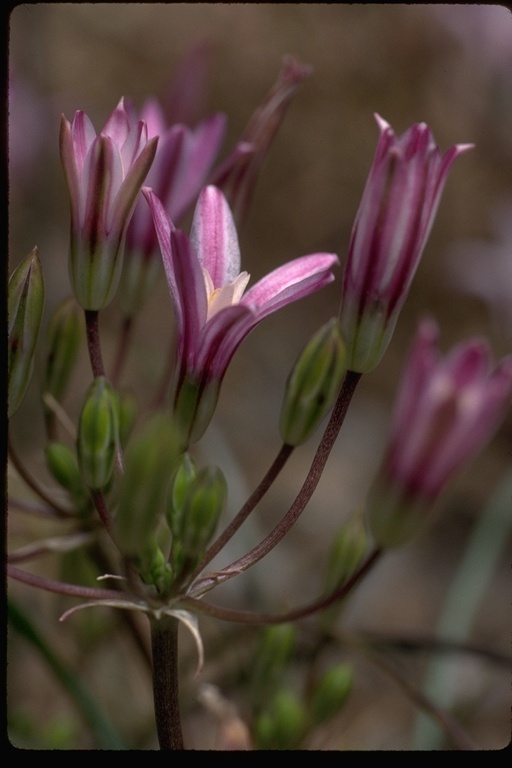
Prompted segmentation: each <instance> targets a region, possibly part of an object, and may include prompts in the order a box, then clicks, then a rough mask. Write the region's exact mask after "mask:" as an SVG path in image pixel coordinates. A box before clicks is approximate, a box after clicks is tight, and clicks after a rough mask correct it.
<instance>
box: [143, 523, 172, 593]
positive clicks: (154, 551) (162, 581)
mask: <svg viewBox="0 0 512 768" xmlns="http://www.w3.org/2000/svg"><path fill="white" fill-rule="evenodd" d="M140 572H141V576H142V578H143V579H144V581H145V582H146V583H147V584H153V585H154V586H155V587H156V589H157V591H158V592H159V594H160V595H163V594H166V593H168V592H169V590H170V589H171V587H172V584H173V572H172V567H171V566H170V565H169V563H168V562H167V561H166V558H165V555H164V553H163V552H162V549H161V548H160V547H159V546H158V544H157V543H156V541H155V540H154V538H152V537H150V540H149V542H148V544H147V547H146V551H145V554H144V556H143V557H142V558H141V562H140Z"/></svg>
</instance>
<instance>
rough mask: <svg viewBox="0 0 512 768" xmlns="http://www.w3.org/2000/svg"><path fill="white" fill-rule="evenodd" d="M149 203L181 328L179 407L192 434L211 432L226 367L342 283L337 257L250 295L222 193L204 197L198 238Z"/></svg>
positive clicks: (292, 265)
mask: <svg viewBox="0 0 512 768" xmlns="http://www.w3.org/2000/svg"><path fill="white" fill-rule="evenodd" d="M144 194H145V196H146V198H147V200H148V202H149V205H150V207H151V211H152V214H153V219H154V222H155V228H156V231H157V236H158V241H159V243H160V249H161V252H162V257H163V263H164V269H165V274H166V277H167V282H168V285H169V291H170V294H171V299H172V304H173V309H174V313H175V317H176V326H177V336H178V343H177V361H176V365H177V367H176V375H175V381H174V386H173V398H174V406H175V409H176V412H177V414H178V416H179V417H180V419H181V421H182V422H183V423H184V424H185V425H186V428H187V430H189V434H190V435H193V438H194V439H197V438H198V437H200V436H201V434H202V433H203V432H204V430H205V429H206V427H207V425H208V423H209V421H210V419H211V416H212V415H213V411H214V409H215V405H216V402H217V398H218V393H219V389H220V384H221V382H222V379H223V376H224V374H225V371H226V368H227V366H228V364H229V362H230V360H231V357H232V356H233V354H234V352H235V351H236V349H237V347H238V345H239V344H240V343H241V342H242V340H243V339H244V338H245V337H246V336H247V334H248V333H249V332H250V331H251V330H252V329H253V328H254V327H255V326H256V325H257V324H258V323H259V322H260V321H261V320H263V318H264V317H266V316H267V315H269V314H271V313H273V312H275V311H277V310H278V309H280V308H281V307H284V306H286V305H287V304H290V303H291V302H293V301H296V300H297V299H300V298H302V297H304V296H308V295H309V294H310V293H313V292H314V291H317V290H318V289H319V288H322V287H323V286H324V285H327V284H328V283H330V282H331V281H332V280H333V279H334V275H333V274H332V271H331V269H332V267H333V266H334V265H335V264H337V262H338V259H337V257H336V256H335V255H334V254H330V253H317V254H312V255H309V256H303V257H301V258H298V259H295V260H294V261H291V262H289V263H288V264H285V265H283V266H281V267H278V268H277V269H275V270H274V271H273V272H271V273H270V274H268V275H267V276H266V277H264V278H262V279H261V280H260V281H259V282H257V283H256V284H255V285H254V286H253V287H252V288H250V289H249V290H248V291H247V292H245V289H246V287H247V284H248V282H249V275H248V274H247V272H241V271H240V249H239V245H238V237H237V232H236V228H235V224H234V221H233V217H232V214H231V210H230V208H229V206H228V203H227V201H226V199H225V197H224V195H223V194H222V192H221V191H220V190H219V189H217V188H216V187H214V186H208V187H205V188H204V189H203V191H202V192H201V194H200V196H199V199H198V202H197V205H196V209H195V213H194V219H193V223H192V228H191V233H190V239H189V238H187V237H186V235H185V234H184V233H183V232H181V231H180V230H178V229H176V228H175V227H174V226H173V224H172V223H171V221H170V219H169V216H168V215H167V213H166V211H165V209H164V207H163V205H162V203H161V201H160V200H159V199H158V197H157V196H156V195H155V194H154V192H153V191H152V190H150V189H147V188H146V189H145V190H144Z"/></svg>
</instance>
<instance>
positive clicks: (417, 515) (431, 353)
mask: <svg viewBox="0 0 512 768" xmlns="http://www.w3.org/2000/svg"><path fill="white" fill-rule="evenodd" d="M438 335H439V333H438V328H437V325H436V324H435V323H434V322H433V321H431V320H427V321H424V322H423V323H422V324H421V325H420V328H419V331H418V334H417V337H416V339H415V342H414V344H413V347H412V349H411V353H410V356H409V359H408V362H407V364H406V367H405V371H404V374H403V378H402V382H401V385H400V388H399V391H398V394H397V397H396V403H395V409H394V413H393V417H392V423H391V436H390V440H389V443H388V448H387V451H386V455H385V458H384V461H383V465H382V469H381V473H380V476H379V478H378V480H377V482H376V485H375V486H374V489H373V491H372V492H371V493H370V502H369V505H368V509H369V519H370V524H371V528H372V531H373V533H374V535H375V537H376V539H377V540H378V541H379V543H381V544H382V545H383V546H393V545H394V544H396V543H402V540H403V539H404V538H408V537H409V536H410V535H411V533H412V532H414V531H415V529H416V528H417V527H418V526H419V524H420V523H421V522H422V520H423V518H424V517H425V514H426V512H427V510H428V507H429V506H430V505H431V504H432V502H433V501H434V500H435V499H436V498H437V497H438V495H439V494H440V492H441V491H442V490H443V488H444V487H445V485H446V484H447V483H448V481H449V480H450V479H451V478H452V477H453V476H454V475H455V474H456V472H457V471H458V470H460V469H461V467H463V466H464V465H465V464H466V463H467V462H469V461H470V460H471V459H472V458H474V456H475V455H476V454H477V453H478V452H479V451H480V450H481V449H482V448H483V447H484V446H485V445H486V443H487V442H488V441H489V440H490V439H491V438H492V436H493V434H494V433H495V431H496V430H497V428H498V427H499V425H500V422H501V421H502V419H503V417H504V415H505V412H506V409H507V408H508V407H509V406H510V404H511V397H512V355H510V356H508V357H506V358H504V359H503V360H502V361H501V362H500V363H499V364H498V365H497V366H496V367H495V368H494V369H493V370H491V366H490V353H489V348H488V346H487V344H486V342H485V341H484V340H482V339H478V338H475V339H470V340H469V341H467V342H464V343H461V344H459V345H457V346H456V347H454V348H453V349H452V350H451V351H450V352H449V353H448V354H447V355H446V356H445V357H444V358H443V357H441V356H440V355H439V352H438V348H437V344H438Z"/></svg>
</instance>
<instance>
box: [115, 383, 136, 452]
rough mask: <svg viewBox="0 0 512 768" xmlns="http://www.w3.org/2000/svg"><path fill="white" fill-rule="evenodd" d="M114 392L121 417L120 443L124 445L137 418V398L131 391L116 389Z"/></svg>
mask: <svg viewBox="0 0 512 768" xmlns="http://www.w3.org/2000/svg"><path fill="white" fill-rule="evenodd" d="M113 394H114V396H115V403H116V407H117V417H118V419H119V443H120V444H121V446H123V447H124V446H125V445H126V443H127V441H128V438H129V437H130V435H131V433H132V431H133V428H134V426H135V422H136V420H137V413H138V404H137V399H136V397H135V396H134V395H132V394H131V393H130V392H118V391H117V390H116V391H115V392H114V393H113Z"/></svg>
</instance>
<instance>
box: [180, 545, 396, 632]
mask: <svg viewBox="0 0 512 768" xmlns="http://www.w3.org/2000/svg"><path fill="white" fill-rule="evenodd" d="M381 554H382V550H381V549H374V550H373V551H372V552H371V553H370V554H369V555H368V557H367V558H366V560H365V561H364V562H363V563H362V565H360V566H359V568H358V569H357V571H355V572H354V573H353V574H352V576H351V577H350V578H349V579H348V581H346V582H344V583H343V584H341V585H340V586H338V587H336V589H334V590H333V591H332V592H330V593H329V594H327V595H324V596H323V597H320V598H318V599H317V600H314V601H313V602H312V603H307V604H306V605H304V606H302V607H299V608H294V609H293V610H291V611H288V612H287V613H277V614H271V613H257V612H255V611H236V610H231V609H230V608H223V607H221V606H219V605H212V604H211V603H206V602H204V601H203V600H198V599H196V598H194V597H184V598H182V599H181V601H180V602H182V603H183V604H184V605H188V606H189V608H191V609H193V610H195V611H197V612H198V613H205V614H207V615H208V616H214V617H215V618H217V619H223V620H224V621H233V622H237V623H238V624H266V625H268V624H284V623H287V622H290V621H297V620H298V619H305V618H307V617H308V616H311V615H312V614H314V613H317V612H318V611H323V610H324V609H325V608H328V607H329V606H330V605H333V604H334V603H337V602H338V601H339V600H343V599H344V598H345V597H346V596H347V595H348V594H349V592H351V591H352V589H354V587H355V586H356V585H357V584H359V582H360V581H361V579H362V578H363V576H365V575H366V574H367V573H368V572H369V571H370V569H371V568H373V566H374V565H375V563H376V562H377V560H378V559H379V557H380V556H381Z"/></svg>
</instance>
